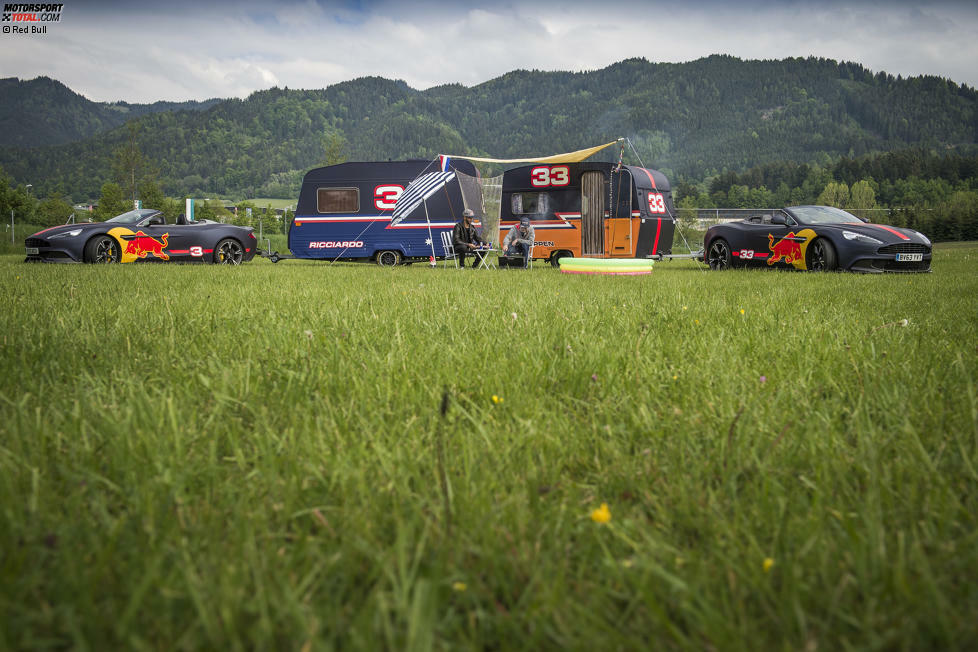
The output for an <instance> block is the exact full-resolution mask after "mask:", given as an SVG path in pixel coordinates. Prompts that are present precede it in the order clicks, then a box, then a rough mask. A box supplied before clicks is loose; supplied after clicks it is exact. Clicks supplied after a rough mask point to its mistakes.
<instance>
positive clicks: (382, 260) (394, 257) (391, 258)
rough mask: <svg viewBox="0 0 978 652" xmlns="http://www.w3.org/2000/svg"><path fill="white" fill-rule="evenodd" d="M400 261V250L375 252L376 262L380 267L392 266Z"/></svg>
mask: <svg viewBox="0 0 978 652" xmlns="http://www.w3.org/2000/svg"><path fill="white" fill-rule="evenodd" d="M399 262H401V252H400V251H390V250H388V251H382V252H380V253H379V254H377V264H378V265H380V266H381V267H393V266H394V265H397V264H398V263H399Z"/></svg>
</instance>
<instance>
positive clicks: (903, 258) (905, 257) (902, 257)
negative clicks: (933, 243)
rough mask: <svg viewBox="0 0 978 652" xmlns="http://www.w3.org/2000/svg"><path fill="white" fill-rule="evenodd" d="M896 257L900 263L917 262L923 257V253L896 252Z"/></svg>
mask: <svg viewBox="0 0 978 652" xmlns="http://www.w3.org/2000/svg"><path fill="white" fill-rule="evenodd" d="M896 257H897V258H896V259H897V262H900V263H919V262H920V261H922V260H923V259H924V254H897V255H896Z"/></svg>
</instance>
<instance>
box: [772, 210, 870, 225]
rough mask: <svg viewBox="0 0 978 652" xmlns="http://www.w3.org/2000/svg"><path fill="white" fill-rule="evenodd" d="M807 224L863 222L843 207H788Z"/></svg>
mask: <svg viewBox="0 0 978 652" xmlns="http://www.w3.org/2000/svg"><path fill="white" fill-rule="evenodd" d="M788 210H789V211H791V213H792V214H793V215H794V216H795V217H797V218H798V220H799V221H801V222H803V223H805V224H844V223H846V222H849V223H852V222H862V220H861V219H859V218H858V217H856V216H855V215H853V214H852V213H847V212H845V211H844V210H842V209H841V208H833V207H832V206H792V207H791V208H789V209H788Z"/></svg>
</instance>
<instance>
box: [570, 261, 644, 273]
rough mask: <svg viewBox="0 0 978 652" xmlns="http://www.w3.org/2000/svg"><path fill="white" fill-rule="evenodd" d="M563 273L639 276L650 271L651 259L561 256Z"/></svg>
mask: <svg viewBox="0 0 978 652" xmlns="http://www.w3.org/2000/svg"><path fill="white" fill-rule="evenodd" d="M559 263H560V271H561V272H563V273H564V274H602V275H606V276H641V275H644V274H651V273H652V264H653V261H652V260H648V259H643V258H561V259H560V260H559Z"/></svg>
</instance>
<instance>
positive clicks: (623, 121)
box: [0, 55, 978, 200]
mask: <svg viewBox="0 0 978 652" xmlns="http://www.w3.org/2000/svg"><path fill="white" fill-rule="evenodd" d="M7 101H8V100H6V99H5V98H0V108H4V104H5V103H6V102H7ZM71 102H72V100H71V98H70V97H67V96H66V95H65V94H63V93H61V94H52V95H51V97H50V98H48V99H47V100H46V102H45V103H44V105H43V106H42V107H40V110H41V112H42V113H46V112H52V111H55V110H57V111H58V112H59V113H57V115H59V116H62V117H63V116H66V115H69V116H70V115H71V114H72V110H73V109H72V107H73V105H72V104H71ZM22 104H23V103H22ZM22 104H18V105H16V106H15V107H13V108H17V107H21V106H22ZM78 111H79V112H81V111H82V110H81V109H80V108H79V109H78ZM100 124H101V123H100ZM105 124H108V123H105ZM133 124H134V125H135V126H136V129H137V131H138V133H139V144H140V146H141V148H142V150H143V152H145V154H146V156H147V157H148V158H149V159H151V160H152V161H154V163H155V165H157V166H158V172H159V174H158V175H157V180H158V183H159V185H160V186H161V187H162V188H163V189H164V191H165V192H166V193H168V194H170V195H172V196H179V195H197V196H200V195H205V196H206V195H215V194H217V195H223V196H236V197H247V196H269V197H294V196H295V195H296V193H297V192H298V187H299V184H300V182H301V178H302V175H303V174H304V173H305V172H306V171H307V170H309V169H310V168H312V167H315V166H317V165H320V164H322V163H323V161H324V158H325V157H324V146H323V143H324V140H326V141H329V142H333V143H339V144H340V145H341V149H342V151H343V154H344V156H346V157H347V158H349V159H351V160H367V161H368V160H388V159H404V158H424V159H431V158H434V157H435V156H437V155H438V154H444V153H447V154H470V155H490V156H499V157H516V156H524V155H530V154H552V153H555V152H560V151H569V150H574V149H579V148H582V147H586V146H589V145H593V144H595V143H598V142H607V141H609V140H613V139H615V138H617V137H619V136H627V137H628V139H629V142H630V144H631V147H630V148H629V155H632V156H634V157H635V159H638V160H640V161H641V162H642V163H644V164H645V165H646V166H648V167H656V168H658V169H661V170H662V171H663V172H665V173H666V174H667V176H669V177H670V178H683V179H693V180H697V181H700V182H701V181H703V180H704V179H708V178H712V177H715V176H718V175H721V174H724V171H728V170H733V171H738V172H741V171H743V170H747V169H750V168H752V167H754V166H763V165H765V164H774V165H780V163H781V162H783V161H794V162H796V163H798V164H799V165H801V164H809V165H818V166H820V167H823V168H824V167H828V166H829V165H831V164H832V162H833V161H836V160H838V159H839V158H840V157H847V158H849V159H851V160H855V159H860V158H861V157H864V156H869V155H873V154H878V153H882V152H887V151H894V150H902V149H906V148H908V147H921V148H925V149H929V150H935V151H937V150H940V151H952V152H956V153H959V154H961V155H963V156H969V155H973V154H975V153H978V146H976V142H978V141H976V128H978V94H976V92H975V90H974V89H972V88H970V87H968V86H963V85H958V84H955V83H954V82H952V81H949V80H945V79H942V78H937V77H914V78H907V79H903V78H901V77H892V76H890V75H887V74H885V73H873V72H871V71H869V70H867V69H866V68H864V67H862V66H860V65H858V64H854V63H850V62H836V61H833V60H830V59H821V58H807V59H800V58H797V59H785V60H780V61H742V60H740V59H737V58H735V57H729V56H720V55H717V56H711V57H707V58H705V59H700V60H698V61H693V62H688V63H681V64H668V63H650V62H648V61H645V60H643V59H629V60H625V61H622V62H619V63H616V64H614V65H612V66H609V67H607V68H604V69H602V70H594V71H584V72H577V73H570V72H542V71H531V70H516V71H513V72H510V73H507V74H506V75H503V76H501V77H499V78H496V79H493V80H490V81H488V82H485V83H483V84H479V85H477V86H474V87H471V88H469V87H465V86H462V85H460V84H449V85H444V86H439V87H435V88H431V89H428V90H426V91H417V90H415V89H412V88H410V87H409V86H408V85H407V84H406V83H404V82H403V81H398V80H389V79H382V78H379V77H365V78H361V79H355V80H352V81H348V82H343V83H340V84H335V85H333V86H330V87H328V88H326V89H319V90H290V89H287V88H285V89H280V88H273V89H269V90H265V91H259V92H256V93H253V94H252V95H251V96H250V97H248V98H247V99H244V100H241V99H230V100H224V101H221V102H218V103H216V104H213V105H209V106H208V107H207V108H206V110H201V109H200V107H198V108H197V110H184V109H178V110H162V111H155V112H150V113H144V114H141V115H138V116H137V117H135V118H134V119H133V120H130V123H129V125H122V126H117V127H113V128H105V129H102V130H98V131H97V132H96V133H94V134H93V135H91V136H87V137H83V138H81V137H80V138H79V139H77V140H75V141H74V142H69V143H66V144H61V145H53V146H38V144H35V145H31V144H21V146H17V147H14V146H10V145H6V146H0V165H3V166H4V167H5V168H6V169H7V171H8V173H10V174H11V175H12V176H13V177H15V178H16V179H17V180H18V181H21V182H24V181H28V182H30V183H34V184H35V186H37V187H38V189H39V190H41V192H43V194H44V195H45V196H47V195H48V194H50V193H51V192H53V191H57V192H60V193H61V194H62V195H65V196H71V197H73V198H75V199H76V200H82V199H88V198H94V197H96V196H97V195H98V193H99V192H100V189H101V186H102V184H103V183H106V182H111V181H114V180H115V179H114V175H113V163H114V152H115V151H116V150H117V149H118V148H119V147H120V146H123V145H125V144H126V143H127V141H128V139H129V137H130V136H129V131H130V127H131V125H133ZM633 150H634V151H633ZM608 156H611V154H608ZM632 162H635V161H632ZM864 176H865V175H864ZM858 180H859V179H855V180H851V179H846V183H847V184H849V185H850V186H851V185H852V183H854V181H858ZM786 184H787V185H788V186H789V187H795V186H797V185H799V184H797V183H792V182H790V181H786ZM748 185H749V184H748ZM765 185H766V186H767V187H768V188H770V189H772V190H774V189H776V188H777V187H778V184H774V185H772V184H770V183H768V184H765ZM750 187H754V186H750Z"/></svg>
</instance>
